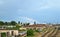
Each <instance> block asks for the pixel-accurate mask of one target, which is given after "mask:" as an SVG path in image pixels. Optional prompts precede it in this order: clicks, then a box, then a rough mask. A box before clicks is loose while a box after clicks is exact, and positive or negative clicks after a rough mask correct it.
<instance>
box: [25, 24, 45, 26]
mask: <svg viewBox="0 0 60 37" xmlns="http://www.w3.org/2000/svg"><path fill="white" fill-rule="evenodd" d="M43 26H46V25H45V24H36V25H35V24H33V25H27V26H24V27H43Z"/></svg>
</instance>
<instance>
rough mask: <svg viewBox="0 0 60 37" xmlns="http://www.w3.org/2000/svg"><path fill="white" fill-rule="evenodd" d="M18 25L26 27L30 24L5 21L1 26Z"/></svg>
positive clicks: (0, 22) (0, 23)
mask: <svg viewBox="0 0 60 37" xmlns="http://www.w3.org/2000/svg"><path fill="white" fill-rule="evenodd" d="M17 24H23V25H24V26H25V25H29V24H30V23H22V22H21V23H20V21H18V22H16V21H10V22H4V21H0V25H17Z"/></svg>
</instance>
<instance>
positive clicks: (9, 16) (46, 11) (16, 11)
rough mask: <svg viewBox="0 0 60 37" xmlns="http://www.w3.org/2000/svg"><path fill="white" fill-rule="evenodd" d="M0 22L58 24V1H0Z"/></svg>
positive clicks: (59, 4) (59, 20)
mask: <svg viewBox="0 0 60 37" xmlns="http://www.w3.org/2000/svg"><path fill="white" fill-rule="evenodd" d="M0 20H2V21H11V20H15V21H23V22H31V23H33V22H34V21H36V22H38V23H57V22H58V23H60V0H0Z"/></svg>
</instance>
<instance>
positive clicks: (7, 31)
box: [0, 29, 18, 37]
mask: <svg viewBox="0 0 60 37" xmlns="http://www.w3.org/2000/svg"><path fill="white" fill-rule="evenodd" d="M1 33H6V37H10V36H16V35H18V30H5V29H3V30H0V37H2V36H1Z"/></svg>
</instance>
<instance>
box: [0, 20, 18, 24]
mask: <svg viewBox="0 0 60 37" xmlns="http://www.w3.org/2000/svg"><path fill="white" fill-rule="evenodd" d="M16 24H17V22H16V21H11V22H4V21H0V25H16Z"/></svg>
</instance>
